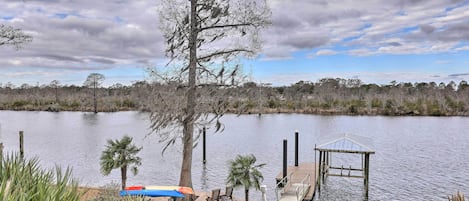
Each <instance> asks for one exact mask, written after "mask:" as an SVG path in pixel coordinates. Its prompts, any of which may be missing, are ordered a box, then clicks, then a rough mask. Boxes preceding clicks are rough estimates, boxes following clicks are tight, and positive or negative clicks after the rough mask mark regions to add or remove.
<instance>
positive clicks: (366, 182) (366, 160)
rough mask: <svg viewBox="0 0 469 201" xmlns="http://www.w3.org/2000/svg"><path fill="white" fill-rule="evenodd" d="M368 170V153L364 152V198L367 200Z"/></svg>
mask: <svg viewBox="0 0 469 201" xmlns="http://www.w3.org/2000/svg"><path fill="white" fill-rule="evenodd" d="M369 172H370V154H368V153H367V154H365V200H368V186H369V183H370V182H369Z"/></svg>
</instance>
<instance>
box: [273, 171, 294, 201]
mask: <svg viewBox="0 0 469 201" xmlns="http://www.w3.org/2000/svg"><path fill="white" fill-rule="evenodd" d="M292 175H293V172H292V173H290V174H289V175H287V176H286V177H284V178H282V180H280V181H279V182H277V185H275V196H276V197H277V201H278V200H280V197H279V194H281V193H285V191H286V190H287V189H289V188H290V187H291V182H290V181H291V176H292Z"/></svg>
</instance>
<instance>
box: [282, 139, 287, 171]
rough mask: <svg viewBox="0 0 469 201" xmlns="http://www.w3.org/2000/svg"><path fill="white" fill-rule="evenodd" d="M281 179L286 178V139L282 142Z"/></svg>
mask: <svg viewBox="0 0 469 201" xmlns="http://www.w3.org/2000/svg"><path fill="white" fill-rule="evenodd" d="M282 176H283V178H285V177H287V139H284V140H283V171H282Z"/></svg>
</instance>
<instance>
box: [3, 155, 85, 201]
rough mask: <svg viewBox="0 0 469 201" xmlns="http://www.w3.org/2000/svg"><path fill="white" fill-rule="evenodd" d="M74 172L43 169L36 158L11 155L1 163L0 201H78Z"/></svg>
mask: <svg viewBox="0 0 469 201" xmlns="http://www.w3.org/2000/svg"><path fill="white" fill-rule="evenodd" d="M71 175H72V170H71V169H70V168H67V169H66V170H65V172H62V170H61V168H60V167H56V168H55V169H51V170H45V169H42V168H41V167H40V166H39V164H38V160H37V159H31V160H24V159H21V158H20V157H19V155H18V154H9V155H6V156H5V157H3V158H2V161H1V163H0V180H1V184H0V199H1V200H15V201H36V200H41V201H50V200H67V201H77V200H79V199H80V196H81V193H80V192H79V191H78V182H77V181H76V180H74V179H72V177H71Z"/></svg>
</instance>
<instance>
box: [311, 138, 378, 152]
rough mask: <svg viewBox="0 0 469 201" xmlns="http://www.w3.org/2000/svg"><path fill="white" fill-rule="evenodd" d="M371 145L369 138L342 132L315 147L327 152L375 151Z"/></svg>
mask: <svg viewBox="0 0 469 201" xmlns="http://www.w3.org/2000/svg"><path fill="white" fill-rule="evenodd" d="M372 147H373V146H372V142H371V139H369V138H365V137H361V136H357V135H350V134H344V135H342V136H341V137H339V138H336V139H334V140H331V141H328V142H326V143H322V144H320V145H319V146H317V147H316V148H315V149H316V150H319V151H329V152H342V153H371V154H374V153H375V151H374V150H373V148H372Z"/></svg>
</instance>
